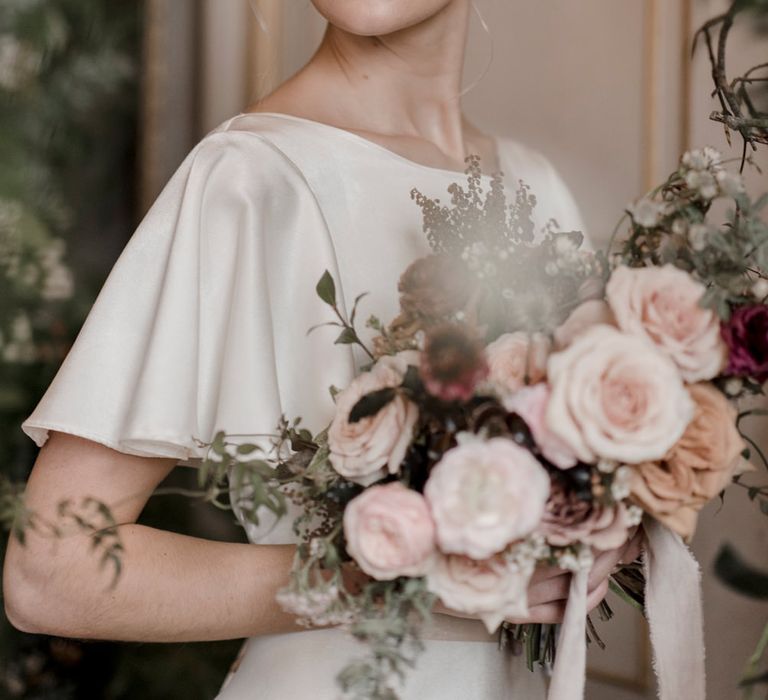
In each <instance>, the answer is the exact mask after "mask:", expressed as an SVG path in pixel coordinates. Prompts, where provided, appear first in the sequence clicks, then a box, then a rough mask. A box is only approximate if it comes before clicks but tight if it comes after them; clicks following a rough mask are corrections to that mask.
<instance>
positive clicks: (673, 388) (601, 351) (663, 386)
mask: <svg viewBox="0 0 768 700" xmlns="http://www.w3.org/2000/svg"><path fill="white" fill-rule="evenodd" d="M547 374H548V376H549V382H550V386H551V387H552V394H551V396H550V399H549V403H548V404H547V412H546V425H547V427H548V429H549V430H550V431H551V432H552V433H553V434H554V435H556V436H557V437H558V438H559V439H560V440H562V441H563V442H564V443H565V444H566V445H568V447H569V448H570V449H571V450H572V451H573V453H574V454H575V455H576V456H577V457H578V458H579V459H580V460H581V461H583V462H588V463H589V462H595V461H597V460H598V459H600V458H605V459H613V460H617V461H620V462H625V463H628V464H639V463H640V462H644V461H647V460H653V459H660V458H662V457H663V456H664V455H665V454H666V453H667V451H668V450H669V449H670V448H671V447H672V446H673V445H674V444H675V443H676V442H677V441H678V440H679V439H680V437H681V436H682V434H683V432H685V429H686V427H687V426H688V423H690V421H691V418H693V412H694V405H693V401H692V400H691V397H690V395H689V393H688V391H687V390H686V388H685V386H684V385H683V382H682V379H681V378H680V373H679V372H678V370H677V367H676V366H675V364H674V363H673V362H672V360H670V359H669V358H668V357H667V356H666V355H664V354H663V353H661V352H660V351H659V350H658V349H657V348H656V347H655V346H654V345H652V344H651V343H649V342H648V341H647V340H645V339H644V338H641V337H640V336H636V335H629V334H626V333H622V332H621V331H619V330H618V329H616V328H611V327H610V326H603V325H597V326H593V327H592V328H590V329H589V330H588V331H586V332H585V333H583V334H582V335H580V336H579V337H578V338H576V340H574V342H573V343H572V344H571V345H570V346H569V347H568V348H567V349H566V350H563V351H562V352H559V353H555V354H553V355H552V356H551V357H550V358H549V366H548V372H547Z"/></svg>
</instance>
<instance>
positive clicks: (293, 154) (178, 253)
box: [22, 113, 584, 700]
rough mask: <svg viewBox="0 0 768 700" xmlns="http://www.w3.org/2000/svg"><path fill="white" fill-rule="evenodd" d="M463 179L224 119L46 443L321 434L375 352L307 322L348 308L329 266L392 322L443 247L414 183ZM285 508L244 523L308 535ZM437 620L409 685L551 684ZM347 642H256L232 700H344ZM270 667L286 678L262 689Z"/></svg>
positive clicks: (543, 207) (528, 160) (175, 194)
mask: <svg viewBox="0 0 768 700" xmlns="http://www.w3.org/2000/svg"><path fill="white" fill-rule="evenodd" d="M497 148H498V155H499V160H500V164H501V166H502V169H503V170H504V172H505V181H506V183H507V190H508V196H509V197H510V198H511V197H512V196H513V193H514V191H515V189H516V188H517V183H518V181H519V180H520V179H522V180H524V181H525V182H526V183H527V184H529V185H530V186H531V189H532V192H533V193H535V194H536V196H537V198H538V201H539V204H538V206H537V209H536V212H535V215H534V220H535V223H536V224H537V227H538V228H541V227H543V226H544V225H545V224H546V222H547V221H548V220H549V219H550V218H555V219H556V220H557V221H558V223H559V224H560V227H561V228H562V229H563V230H582V231H583V230H584V227H583V223H582V220H581V217H580V215H579V211H578V208H577V207H576V205H575V203H574V200H573V197H572V196H571V194H570V192H569V191H568V188H567V187H566V186H565V184H564V182H563V180H562V178H561V177H560V176H559V174H558V173H557V171H556V170H555V169H554V168H553V167H552V165H551V164H550V163H549V161H548V160H547V159H546V158H544V157H543V156H542V155H540V154H539V153H537V152H536V151H533V150H531V149H529V148H527V147H525V146H523V145H522V144H519V143H517V142H515V141H512V140H509V139H497ZM453 182H459V183H464V182H465V176H464V175H463V174H462V173H458V172H454V171H450V170H442V169H438V168H431V167H428V166H424V165H420V164H418V163H415V162H413V161H410V160H408V159H406V158H404V157H402V156H399V155H397V154H395V153H394V152H392V151H389V150H387V149H386V148H384V147H382V146H380V145H377V144H375V143H373V142H371V141H368V140H366V139H364V138H362V137H360V136H357V135H355V134H353V133H350V132H347V131H344V130H341V129H338V128H335V127H331V126H328V125H325V124H321V123H318V122H313V121H310V120H306V119H301V118H298V117H290V116H287V115H280V114H269V113H261V114H253V113H244V114H240V115H237V116H235V117H233V118H231V119H229V120H227V121H226V122H223V123H222V124H220V125H219V126H217V127H216V128H215V129H214V130H212V131H211V132H210V133H208V134H207V135H206V136H205V137H204V138H203V139H201V141H200V142H199V143H198V144H197V145H196V146H195V147H194V148H193V149H192V151H191V152H190V153H189V154H188V156H187V157H186V158H185V160H184V161H183V162H182V164H181V165H180V166H179V168H178V169H177V171H176V172H175V173H174V175H173V177H172V178H171V180H170V181H169V182H168V184H167V185H166V187H165V188H164V190H163V191H162V193H161V194H160V196H159V197H158V199H157V200H156V202H155V203H154V205H153V206H152V208H151V209H150V210H149V212H148V213H147V215H146V216H145V217H144V219H143V221H142V222H141V224H140V225H139V226H138V228H137V229H136V231H135V232H134V234H133V236H132V237H131V239H130V240H129V242H128V244H127V245H126V247H125V249H124V250H123V252H122V253H121V255H120V257H119V258H118V260H117V262H116V263H115V265H114V267H113V268H112V270H111V272H110V274H109V276H108V278H107V280H106V282H105V284H104V286H103V288H102V289H101V291H100V293H99V295H98V297H97V299H96V301H95V303H94V305H93V308H92V309H91V311H90V313H89V315H88V317H87V319H86V322H85V324H84V326H83V328H82V330H81V331H80V334H79V335H78V337H77V339H76V341H75V343H74V345H73V346H72V348H71V350H70V352H69V354H68V355H67V358H66V359H65V361H64V363H63V364H62V366H61V368H60V369H59V371H58V373H57V375H56V376H55V378H54V380H53V381H52V383H51V385H50V386H49V387H48V390H47V391H46V393H45V395H44V396H43V397H42V399H41V400H40V402H39V403H38V405H37V407H36V408H35V410H34V411H33V412H32V414H31V415H30V416H29V417H28V418H27V419H26V420H25V421H24V422H23V424H22V429H23V430H24V431H25V432H26V433H27V435H29V436H30V437H31V438H32V439H33V440H34V441H35V442H36V443H37V444H38V445H42V444H44V442H45V440H46V439H47V437H48V431H49V430H59V431H62V432H67V433H71V434H74V435H79V436H82V437H84V438H88V439H90V440H93V441H95V442H99V443H102V444H104V445H107V446H109V447H111V448H113V449H115V450H118V451H121V452H124V453H127V454H133V455H139V456H153V457H158V456H159V457H172V458H175V459H177V460H178V461H179V462H180V463H182V464H187V465H195V464H197V463H199V461H200V459H201V458H204V457H205V454H206V448H205V447H204V446H203V444H202V443H203V442H209V441H210V440H211V439H212V438H213V436H214V435H215V433H216V431H217V430H225V431H226V432H227V433H229V434H231V435H233V436H235V435H236V436H238V437H234V438H233V440H235V441H244V442H245V441H253V440H254V439H255V435H256V434H263V433H273V432H274V429H275V426H276V425H277V422H278V419H279V417H280V416H281V415H287V416H290V417H294V416H301V417H302V419H303V423H304V425H306V427H308V428H310V429H311V430H313V431H318V430H320V429H322V428H323V427H325V425H327V423H328V422H329V420H330V417H331V415H332V410H333V403H332V400H331V394H330V392H329V387H330V386H331V385H333V386H336V387H344V386H345V385H347V384H348V383H349V381H350V380H351V379H352V377H353V376H355V374H356V373H357V372H358V371H359V369H360V367H361V365H362V364H364V363H365V361H366V357H365V356H364V355H363V353H362V352H361V351H359V349H358V348H350V347H349V346H339V345H334V342H333V341H334V339H335V336H336V334H337V333H338V329H335V328H320V329H318V330H316V331H315V332H313V333H311V334H309V335H307V329H308V328H310V327H311V326H313V325H315V324H317V323H320V322H322V321H325V320H332V319H333V316H332V313H331V311H330V310H329V309H328V307H326V306H325V305H324V304H323V303H322V302H321V301H320V300H319V299H318V298H317V296H316V294H315V290H314V288H315V285H316V283H317V281H318V279H319V278H320V276H321V275H322V274H323V272H324V271H325V270H328V271H329V272H330V273H331V274H332V275H333V277H334V279H335V280H336V284H337V292H338V299H339V305H340V308H341V309H342V310H343V311H344V312H346V313H349V311H350V310H351V306H352V302H353V300H354V298H355V297H356V296H357V295H358V294H361V293H363V292H368V293H369V295H368V296H367V297H366V298H365V299H364V300H363V302H362V303H361V309H360V313H359V318H360V319H366V318H367V317H368V316H370V315H371V314H374V315H376V316H378V317H379V318H380V319H382V320H383V321H385V322H386V321H389V320H391V319H392V318H393V317H394V316H395V315H396V313H397V291H396V290H397V280H398V278H399V275H400V274H401V273H402V271H403V270H404V269H405V267H406V266H407V265H408V264H409V263H410V262H411V261H412V260H414V259H415V258H416V257H418V256H421V255H424V254H426V253H428V252H429V246H428V243H427V241H426V238H425V236H424V233H423V231H422V225H421V211H420V209H419V208H418V207H417V206H416V205H415V204H414V203H413V202H412V201H411V199H410V191H411V189H412V188H414V187H417V188H419V189H420V190H421V191H422V192H423V193H424V194H426V195H428V196H430V197H440V198H441V199H442V200H443V201H445V202H447V201H449V198H450V195H448V193H447V187H448V186H449V185H450V184H451V183H453ZM484 182H487V179H486V180H484ZM360 331H361V334H362V335H363V337H364V338H365V337H368V335H369V332H368V331H367V330H366V329H364V328H361V329H360ZM294 514H295V513H294ZM290 520H291V518H290V517H289V518H286V519H285V520H284V521H282V522H281V523H278V524H277V525H275V524H274V522H271V521H270V519H269V517H264V518H263V519H262V525H261V526H260V527H259V528H256V527H253V526H247V527H246V531H247V534H248V538H249V539H250V540H251V541H252V542H259V543H264V544H284V543H290V542H293V541H295V539H294V536H293V534H292V532H291V527H290V525H291V523H290ZM436 617H437V618H438V620H437V622H436V623H435V626H434V627H433V629H431V630H428V631H427V635H426V636H427V637H428V641H427V653H426V654H425V656H424V658H423V660H422V662H421V663H419V665H418V667H417V669H416V670H415V671H414V672H412V673H411V674H410V678H411V680H410V681H409V682H410V683H411V685H410V686H409V689H408V691H407V692H408V693H411V694H408V695H406V696H405V697H417V696H419V697H421V698H423V697H440V698H443V699H445V700H452V699H455V700H467V698H489V699H494V698H499V699H500V698H505V699H508V698H510V697H513V698H525V699H526V700H534V699H535V698H537V697H543V693H544V683H543V679H542V678H541V676H540V675H539V674H531V673H529V672H528V671H527V670H524V668H523V666H522V664H521V662H519V661H517V660H513V661H510V659H509V658H507V656H508V654H504V653H501V652H499V651H498V649H497V645H496V642H495V641H493V640H492V638H491V637H489V636H488V635H486V634H484V633H483V632H482V630H480V629H479V626H480V623H479V622H476V621H460V622H458V623H457V622H456V621H455V620H445V621H444V623H441V621H440V619H439V618H441V617H443V616H436ZM441 624H442V626H441ZM451 640H453V641H451ZM350 641H351V640H348V639H345V636H344V634H343V633H342V632H341V631H340V630H325V631H318V630H314V631H306V632H297V633H291V634H290V635H273V636H269V637H259V638H254V639H252V640H250V641H249V643H248V647H247V648H248V651H247V653H246V654H245V656H244V658H243V660H242V662H241V664H240V670H238V672H237V673H236V674H235V677H234V678H233V679H232V680H231V681H230V682H229V683H228V684H227V686H226V688H225V689H224V691H223V692H222V694H221V696H220V697H221V698H226V700H237V698H246V697H258V698H261V699H263V700H283V699H284V698H286V697H296V698H301V697H313V698H318V699H319V700H323V699H324V698H332V697H335V695H334V694H333V693H334V692H335V691H334V690H333V688H334V687H335V686H334V685H333V677H334V676H335V673H336V671H337V670H338V669H339V668H340V667H341V665H343V662H344V661H346V659H347V658H348V650H349V647H348V646H347V645H348V642H350ZM278 659H279V661H278ZM510 668H511V669H513V671H514V672H510ZM267 676H268V677H269V678H271V679H273V680H271V681H270V683H271V684H272V685H271V686H270V687H271V688H273V690H265V689H264V687H261V688H259V683H258V681H259V678H262V677H267ZM459 679H463V680H461V682H460V680H459ZM246 687H247V688H250V690H248V691H247V692H246V690H245V688H246ZM425 688H432V692H431V694H426V691H425V690H424V689H425ZM472 688H474V689H475V690H472Z"/></svg>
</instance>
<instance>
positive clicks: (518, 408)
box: [504, 382, 578, 469]
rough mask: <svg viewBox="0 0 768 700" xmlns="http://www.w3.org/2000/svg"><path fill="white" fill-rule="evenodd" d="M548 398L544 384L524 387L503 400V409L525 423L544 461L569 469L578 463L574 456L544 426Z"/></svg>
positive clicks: (548, 394)
mask: <svg viewBox="0 0 768 700" xmlns="http://www.w3.org/2000/svg"><path fill="white" fill-rule="evenodd" d="M549 396H550V389H549V386H548V385H547V384H545V383H544V382H542V383H541V384H535V385H534V386H526V387H523V388H522V389H520V391H516V392H515V393H514V394H512V396H509V397H507V398H506V399H504V408H506V409H507V410H508V411H509V412H510V413H517V415H518V416H520V417H521V418H522V419H523V420H524V421H525V424H526V425H527V426H528V429H529V430H530V431H531V434H532V435H533V439H534V440H535V441H536V444H537V445H538V447H539V449H540V450H541V454H542V455H543V456H544V458H545V459H547V460H548V461H550V462H551V463H552V464H554V465H555V466H556V467H559V468H560V469H570V468H571V467H573V466H576V464H577V462H578V460H577V459H576V456H575V455H574V454H573V452H571V450H570V449H569V448H568V445H566V444H565V443H564V442H563V441H562V440H560V439H559V438H558V437H557V436H556V435H554V434H553V433H552V431H551V430H549V428H548V427H547V424H546V420H545V418H546V415H547V404H548V403H549Z"/></svg>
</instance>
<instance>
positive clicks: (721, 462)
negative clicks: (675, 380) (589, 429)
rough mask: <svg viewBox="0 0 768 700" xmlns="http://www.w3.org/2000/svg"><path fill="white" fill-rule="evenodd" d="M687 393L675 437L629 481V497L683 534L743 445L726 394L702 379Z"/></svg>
mask: <svg viewBox="0 0 768 700" xmlns="http://www.w3.org/2000/svg"><path fill="white" fill-rule="evenodd" d="M689 392H690V394H691V397H692V398H693V401H694V403H695V406H696V409H695V413H694V416H693V420H692V421H691V423H690V424H689V425H688V427H687V429H686V430H685V432H684V433H683V436H682V437H681V438H680V441H679V442H678V443H677V444H676V445H674V446H673V447H672V448H671V449H670V450H669V452H668V453H667V454H666V456H665V457H664V459H663V460H662V461H659V462H650V463H644V464H640V465H639V466H638V467H637V468H636V469H635V470H634V475H633V480H632V499H633V500H634V501H635V502H636V503H638V504H639V505H640V506H642V508H643V509H644V510H646V511H648V512H649V513H651V515H653V516H654V517H656V518H657V519H658V520H660V521H661V522H663V523H664V524H665V525H667V526H668V527H669V528H670V529H672V530H674V531H676V532H678V533H679V534H680V535H682V536H683V537H685V538H690V537H691V536H692V535H693V531H694V529H695V527H696V520H697V513H698V511H699V510H700V509H701V508H702V507H703V506H704V505H705V504H706V503H707V501H709V500H710V499H712V498H714V497H715V496H717V494H719V493H720V492H721V491H722V490H723V489H724V488H725V487H726V486H728V484H730V483H731V480H732V479H733V477H734V475H735V473H736V470H737V468H738V467H739V465H740V464H741V459H740V455H741V452H742V451H743V450H744V440H743V438H742V437H741V435H740V434H739V431H738V429H737V428H736V409H735V408H734V407H733V406H732V405H731V403H730V402H729V401H728V399H726V397H725V396H724V395H723V394H722V393H721V392H720V391H718V390H717V389H716V388H715V387H714V386H712V385H711V384H706V383H700V384H694V385H692V386H691V387H689Z"/></svg>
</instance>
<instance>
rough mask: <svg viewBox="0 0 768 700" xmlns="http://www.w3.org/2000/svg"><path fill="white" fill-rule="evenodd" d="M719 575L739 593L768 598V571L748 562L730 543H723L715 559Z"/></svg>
mask: <svg viewBox="0 0 768 700" xmlns="http://www.w3.org/2000/svg"><path fill="white" fill-rule="evenodd" d="M715 574H716V575H717V577H718V578H719V579H720V580H721V581H722V582H723V583H725V584H726V585H727V586H729V587H730V588H732V589H733V590H735V591H738V592H739V593H743V594H744V595H747V596H750V597H751V598H758V599H761V600H768V572H765V571H761V570H759V569H756V568H755V567H753V566H751V565H750V564H748V563H747V562H746V561H744V559H743V558H742V557H741V555H740V554H739V553H738V552H737V551H736V550H735V549H734V548H733V547H731V546H730V545H727V544H726V545H723V547H722V548H721V549H720V552H719V553H718V555H717V559H716V560H715Z"/></svg>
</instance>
